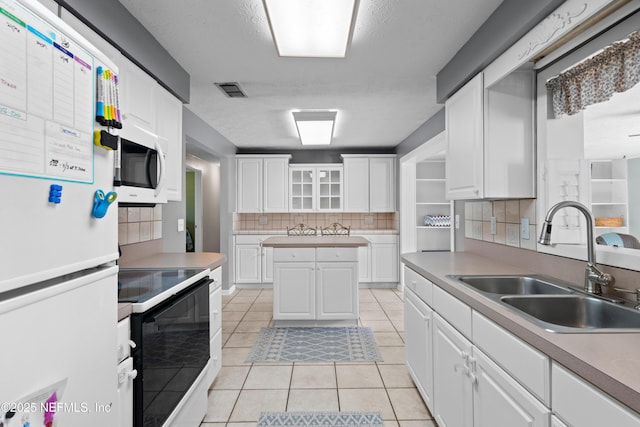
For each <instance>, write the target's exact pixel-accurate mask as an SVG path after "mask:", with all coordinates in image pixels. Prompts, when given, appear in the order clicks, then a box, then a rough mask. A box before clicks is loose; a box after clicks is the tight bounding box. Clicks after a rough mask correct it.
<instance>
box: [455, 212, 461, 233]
mask: <svg viewBox="0 0 640 427" xmlns="http://www.w3.org/2000/svg"><path fill="white" fill-rule="evenodd" d="M455 225H456V230H460V215H456V216H455Z"/></svg>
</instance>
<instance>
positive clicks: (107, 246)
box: [0, 147, 118, 292]
mask: <svg viewBox="0 0 640 427" xmlns="http://www.w3.org/2000/svg"><path fill="white" fill-rule="evenodd" d="M93 158H94V184H82V183H75V182H57V181H50V180H46V179H37V178H27V177H20V176H9V175H0V188H2V196H1V197H2V201H1V202H0V235H1V236H2V245H0V265H1V266H2V268H0V292H4V291H7V290H10V289H14V288H18V287H21V286H25V285H28V284H31V283H36V282H39V281H42V280H48V279H51V278H54V277H58V276H61V275H63V274H67V273H71V272H74V271H78V270H82V269H85V268H90V267H94V266H96V265H100V264H104V263H106V262H109V261H113V260H115V259H117V258H118V209H117V207H118V206H117V203H112V204H111V206H110V208H109V209H108V210H107V213H106V215H105V216H104V217H103V218H99V219H98V218H95V217H93V216H92V215H91V211H92V209H93V205H94V201H95V192H96V190H98V189H101V190H103V191H104V192H105V193H107V192H108V191H110V190H111V189H112V188H113V152H109V151H107V150H104V149H102V148H98V147H96V148H95V149H94V156H93ZM51 184H59V185H62V187H63V188H62V197H61V200H60V203H59V204H55V203H50V202H49V200H48V198H49V190H50V186H51Z"/></svg>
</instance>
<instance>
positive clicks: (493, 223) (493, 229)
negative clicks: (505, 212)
mask: <svg viewBox="0 0 640 427" xmlns="http://www.w3.org/2000/svg"><path fill="white" fill-rule="evenodd" d="M489 220H490V221H491V234H493V235H496V234H498V230H497V228H498V223H497V221H496V217H495V216H492V217H490V218H489Z"/></svg>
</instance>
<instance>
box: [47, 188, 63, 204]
mask: <svg viewBox="0 0 640 427" xmlns="http://www.w3.org/2000/svg"><path fill="white" fill-rule="evenodd" d="M60 199H62V185H57V184H51V187H50V188H49V202H50V203H60Z"/></svg>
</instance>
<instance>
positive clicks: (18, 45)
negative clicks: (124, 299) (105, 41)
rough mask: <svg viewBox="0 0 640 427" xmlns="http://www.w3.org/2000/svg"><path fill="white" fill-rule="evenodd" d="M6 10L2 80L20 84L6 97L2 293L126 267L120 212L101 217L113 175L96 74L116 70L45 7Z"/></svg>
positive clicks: (1, 118)
mask: <svg viewBox="0 0 640 427" xmlns="http://www.w3.org/2000/svg"><path fill="white" fill-rule="evenodd" d="M0 5H1V6H2V9H3V13H2V14H0V21H2V22H0V23H1V24H2V25H0V28H1V29H2V30H0V41H1V42H2V45H3V46H5V45H6V46H10V47H11V49H10V50H6V51H5V53H4V55H10V58H11V60H6V61H5V62H3V67H2V70H0V71H1V72H0V75H1V77H2V79H3V80H7V82H9V80H12V81H13V80H15V81H16V83H15V84H14V83H11V82H9V83H10V84H11V85H12V86H11V88H12V90H13V91H14V92H15V93H13V96H9V95H7V93H8V92H6V90H7V87H8V86H7V85H5V89H4V90H5V92H2V96H0V97H1V98H2V110H3V111H2V114H0V189H2V190H1V191H0V236H2V244H1V245H0V293H1V292H5V291H8V290H11V289H15V288H19V287H22V286H26V285H30V284H33V283H37V282H40V281H43V280H49V279H52V278H55V277H59V276H61V275H63V274H68V273H72V272H75V271H79V270H82V269H85V268H91V267H95V266H97V265H101V264H104V263H106V262H109V261H113V260H115V259H117V258H118V226H117V223H118V218H117V216H118V213H117V199H116V202H115V203H111V204H110V208H108V209H107V210H106V214H105V215H104V217H102V218H96V217H95V216H94V215H92V211H93V208H94V203H95V201H96V191H97V190H103V192H104V194H105V195H108V193H109V192H110V191H111V190H112V188H113V168H114V152H113V151H107V150H106V149H104V148H101V147H98V146H95V145H94V135H93V131H94V130H100V129H104V128H101V127H100V125H99V124H98V123H97V122H96V111H95V109H96V105H97V102H96V93H97V90H96V89H97V87H98V85H97V70H98V68H99V67H103V68H104V69H109V70H112V71H113V72H114V73H117V67H116V66H115V65H114V64H112V63H111V61H110V60H109V58H107V57H106V56H105V55H104V54H102V53H101V52H100V51H98V50H97V49H96V48H95V47H94V46H92V45H91V44H90V43H89V42H88V41H87V40H86V39H84V38H83V37H82V36H81V35H80V34H78V33H77V32H76V31H75V30H73V29H72V28H71V27H69V26H68V25H67V24H66V23H64V22H63V21H62V20H60V19H59V18H58V17H57V16H56V15H55V14H53V13H52V12H51V11H50V10H48V9H47V8H46V7H44V6H43V5H41V4H40V3H39V2H38V1H37V0H0ZM24 25H26V26H27V30H25V31H22V30H20V28H25V27H24ZM58 43H60V44H58ZM0 56H2V55H0ZM2 58H5V59H6V58H9V56H2ZM71 58H72V59H71ZM3 60H4V59H3ZM4 65H6V67H4ZM7 76H10V77H7ZM9 83H8V84H9ZM105 84H106V83H103V84H102V85H101V86H100V87H103V86H104V85H105ZM103 92H104V90H103ZM100 99H102V98H100ZM112 133H113V131H112ZM52 185H54V186H60V187H61V189H60V188H57V187H54V188H52ZM50 199H51V201H50ZM107 199H109V200H111V199H112V198H109V197H107ZM57 202H59V203H57ZM102 205H103V206H104V205H108V203H106V204H105V203H103V204H102ZM99 213H102V212H99ZM96 216H100V215H96Z"/></svg>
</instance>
